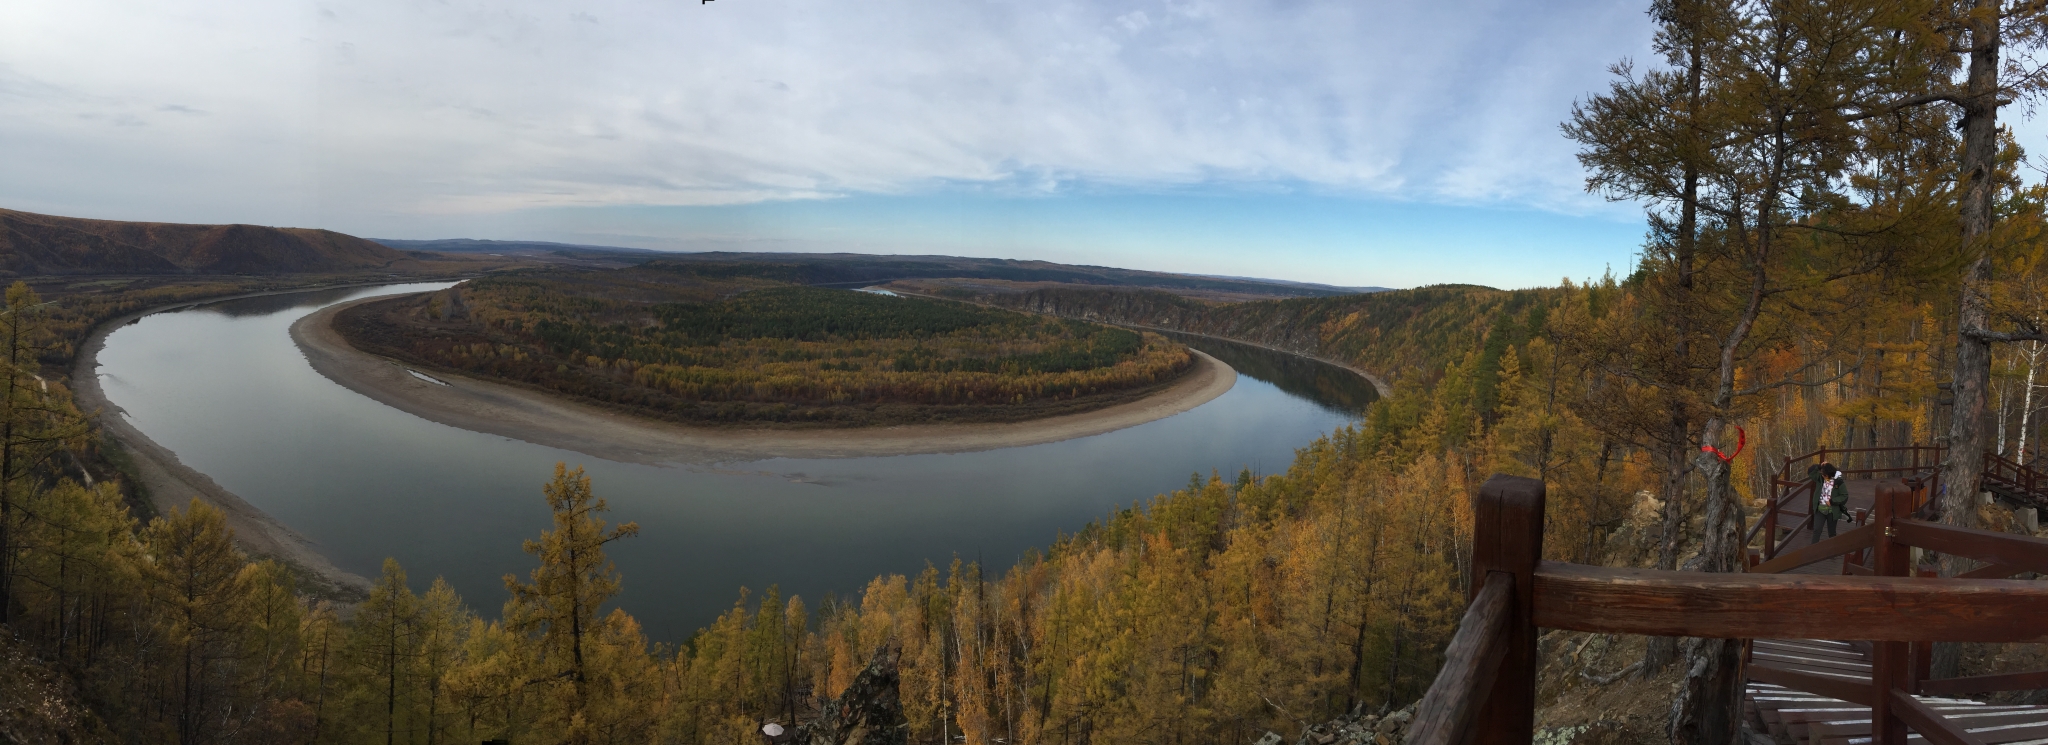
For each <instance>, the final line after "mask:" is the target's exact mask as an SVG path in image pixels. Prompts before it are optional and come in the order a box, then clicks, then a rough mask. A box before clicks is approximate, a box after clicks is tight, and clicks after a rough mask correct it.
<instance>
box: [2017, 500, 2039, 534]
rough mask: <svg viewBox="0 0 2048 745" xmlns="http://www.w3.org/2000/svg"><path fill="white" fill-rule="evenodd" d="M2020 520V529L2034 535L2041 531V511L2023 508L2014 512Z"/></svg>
mask: <svg viewBox="0 0 2048 745" xmlns="http://www.w3.org/2000/svg"><path fill="white" fill-rule="evenodd" d="M2014 516H2016V517H2018V518H2019V520H2020V529H2021V530H2024V531H2026V532H2027V534H2028V535H2033V534H2035V533H2038V532H2040V531H2041V511H2040V510H2038V509H2035V508H2033V507H2021V508H2019V509H2018V510H2016V511H2015V512H2014Z"/></svg>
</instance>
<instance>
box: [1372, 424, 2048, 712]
mask: <svg viewBox="0 0 2048 745" xmlns="http://www.w3.org/2000/svg"><path fill="white" fill-rule="evenodd" d="M1911 455H1919V454H1918V453H1912V454H1911ZM1932 460H1933V459H1931V458H1930V459H1926V460H1922V459H1920V458H1917V457H1914V458H1909V459H1907V462H1905V463H1903V464H1901V463H1892V464H1889V465H1885V464H1877V465H1873V466H1872V467H1871V469H1872V470H1890V471H1893V472H1894V474H1893V475H1892V476H1891V477H1890V478H1886V477H1883V476H1880V477H1878V478H1870V479H1867V480H1868V481H1870V482H1872V483H1870V484H1869V485H1868V488H1869V491H1871V492H1874V493H1872V494H1870V495H1869V496H1868V497H1865V496H1864V495H1863V494H1862V493H1860V492H1862V491H1863V489H1855V490H1853V492H1852V493H1854V496H1855V497H1857V499H1856V501H1855V503H1852V505H1853V506H1857V507H1861V506H1862V504H1860V503H1861V502H1862V501H1863V500H1864V499H1868V500H1869V501H1868V505H1869V506H1868V508H1867V509H1864V510H1863V512H1864V515H1863V517H1866V518H1867V519H1859V520H1857V521H1855V522H1854V523H1852V524H1849V525H1843V526H1842V528H1843V529H1842V531H1841V534H1840V535H1839V536H1838V537H1834V538H1828V539H1825V540H1821V541H1820V542H1818V543H1814V542H1812V541H1811V538H1810V533H1808V532H1807V531H1805V530H1802V528H1805V527H1806V526H1805V525H1802V524H1801V523H1793V524H1791V525H1779V524H1778V523H1777V522H1776V519H1775V518H1776V515H1777V512H1778V508H1780V507H1782V506H1785V505H1784V504H1781V503H1790V502H1793V501H1794V500H1797V503H1798V504H1799V505H1803V503H1804V502H1805V500H1806V495H1805V494H1804V493H1801V492H1798V491H1792V490H1788V492H1789V493H1782V492H1781V494H1782V497H1781V498H1780V499H1774V500H1772V502H1773V503H1772V505H1771V509H1770V510H1768V511H1767V514H1766V515H1765V516H1764V519H1762V520H1759V526H1758V527H1759V528H1761V530H1753V531H1751V532H1750V536H1751V537H1752V538H1759V537H1760V538H1761V539H1762V541H1761V543H1762V545H1761V546H1760V547H1759V550H1758V552H1757V555H1756V556H1755V558H1753V559H1752V560H1751V561H1752V566H1751V567H1750V568H1749V571H1748V572H1746V573H1744V572H1736V573H1718V574H1704V573H1694V572H1674V571H1662V570H1652V569H1629V568H1617V567H1598V566H1587V565H1581V564H1571V563H1565V562H1555V561H1545V560H1543V558H1542V555H1543V518H1544V503H1545V489H1544V485H1543V484H1542V482H1539V481H1536V480H1534V479H1524V478H1518V477H1511V476H1498V475H1497V476H1495V477H1493V478H1492V479H1490V480H1488V481H1487V482H1486V484H1485V485H1484V486H1483V487H1481V489H1480V492H1479V498H1478V500H1476V502H1475V503H1474V505H1473V508H1474V509H1473V544H1472V564H1471V566H1472V586H1471V591H1470V596H1469V597H1470V602H1469V604H1468V605H1467V607H1466V610H1465V615H1464V617H1463V618H1462V619H1461V620H1460V622H1459V624H1458V631H1457V634H1456V635H1455V636H1454V637H1453V638H1452V640H1451V643H1450V646H1449V647H1448V648H1447V649H1446V650H1445V654H1444V665H1443V669H1442V670H1441V671H1440V672H1439V673H1438V675H1437V678H1436V682H1435V683H1434V684H1432V685H1431V686H1430V689H1429V692H1428V694H1426V695H1425V696H1424V697H1423V700H1422V701H1421V703H1420V704H1419V705H1418V707H1417V709H1416V714H1415V720H1414V722H1415V724H1414V728H1413V729H1411V730H1410V731H1409V735H1408V739H1407V742H1408V743H1409V745H1466V744H1467V743H1476V744H1483V745H1511V744H1515V745H1519V744H1520V743H1530V742H1532V741H1533V739H1534V737H1535V710H1536V697H1535V687H1536V685H1535V684H1536V667H1537V662H1538V660H1537V655H1536V632H1537V629H1539V628H1554V629H1566V630H1572V631H1584V632H1592V633H1606V634H1641V635H1650V636H1690V637H1702V638H1719V639H1737V640H1745V641H1744V642H1743V644H1744V647H1743V650H1744V657H1743V659H1744V666H1743V668H1741V669H1740V670H1739V671H1737V672H1736V674H1737V675H1740V676H1742V677H1743V679H1744V680H1745V686H1746V688H1745V690H1746V696H1745V698H1746V703H1747V706H1745V707H1744V709H1743V712H1742V713H1743V715H1744V716H1745V717H1746V718H1747V719H1748V723H1749V724H1750V727H1749V729H1750V730H1751V731H1752V732H1753V733H1769V734H1768V738H1769V739H1770V740H1771V741H1772V743H1773V745H1794V744H1795V743H1815V744H1816V745H1820V744H1823V743H1824V744H1826V745H1837V744H1844V745H1862V744H1864V743H1871V744H1872V745H1901V744H1903V743H1908V742H1913V741H1921V742H1931V743H1937V744H1938V745H2048V706H1997V705H1990V704H1986V703H1982V702H1977V701H1971V700H1969V699H1965V698H1961V697H1962V696H1970V695H1977V694H1985V693H1993V692H1998V691H2020V690H2044V689H2048V670H2040V671H2033V672H2024V673H2009V674H2000V675H1982V676H1974V677H1965V678H1948V679H1932V678H1931V676H1929V674H1928V672H1929V669H1928V667H1929V666H1928V659H1929V657H1930V654H1929V653H1930V651H1931V649H1932V645H1933V644H1934V643H1936V642H1943V641H1978V642H2031V643H2043V642H2048V626H2044V625H2043V623H2042V619H2044V618H2048V582H2033V581H2028V582H2015V581H2009V580H2007V579H2006V578H2009V577H2012V576H2014V575H2022V574H2028V573H2034V574H2048V539H2040V538H2034V537H2032V536H2021V535H2012V534H2008V533H1999V532H1994V531H1985V530H1976V529H1971V528H1961V527H1956V526H1950V525H1943V524H1940V523H1937V522H1931V521H1929V520H1927V519H1926V518H1927V517H1928V515H1926V514H1924V513H1925V512H1926V506H1927V505H1928V502H1929V495H1930V494H1932V493H1934V489H1933V480H1932V479H1928V478H1898V477H1897V476H1896V473H1897V472H1900V471H1905V472H1908V473H1911V472H1913V471H1924V469H1925V467H1926V466H1925V464H1927V463H1929V462H1931V461H1932ZM1785 465H1786V466H1787V467H1788V468H1787V470H1788V471H1789V470H1790V467H1791V466H1793V465H1795V463H1793V462H1790V461H1789V459H1788V462H1787V463H1786V464H1785ZM1845 470H1846V469H1845ZM1873 475H1874V474H1873ZM2021 476H2025V474H2021ZM2030 480H2031V479H2023V480H2022V484H2023V486H2024V487H2025V488H2028V489H2034V488H2041V486H2043V485H2041V484H2038V482H2037V483H2026V481H2030ZM1794 486H1796V485H1794ZM1801 522H1802V523H1803V522H1805V521H1801ZM1784 528H1790V532H1789V534H1783V533H1782V532H1781V531H1782V530H1783V529H1784ZM1915 549H1918V550H1921V551H1933V552H1939V553H1942V554H1947V555H1952V556H1957V557H1962V558H1968V559H1972V560H1975V561H1977V562H1981V565H1980V566H1978V567H1977V568H1976V569H1973V570H1970V571H1968V572H1965V573H1964V574H1962V575H1960V576H1958V577H1955V578H1950V579H1942V578H1934V577H1930V576H1927V575H1926V574H1924V573H1923V570H1922V569H1920V568H1918V567H1911V566H1909V563H1910V562H1911V561H1912V557H1913V555H1914V553H1913V552H1914V550H1915ZM1844 574H1846V575H1853V576H1842V575H1844ZM1828 636H1837V637H1842V638H1846V639H1855V640H1869V641H1833V640H1829V639H1825V638H1821V637H1828ZM1730 713H1731V714H1732V713H1734V712H1730ZM1762 739H1764V736H1762V735H1760V734H1759V735H1755V736H1754V738H1753V741H1754V742H1755V743H1756V745H1764V744H1763V743H1762V742H1761V740H1762Z"/></svg>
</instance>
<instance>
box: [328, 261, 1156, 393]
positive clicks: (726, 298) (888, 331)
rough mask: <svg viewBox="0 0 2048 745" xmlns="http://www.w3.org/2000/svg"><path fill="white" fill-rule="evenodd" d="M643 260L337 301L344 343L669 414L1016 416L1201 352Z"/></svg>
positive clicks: (745, 269) (1101, 328)
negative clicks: (345, 303) (359, 301)
mask: <svg viewBox="0 0 2048 745" xmlns="http://www.w3.org/2000/svg"><path fill="white" fill-rule="evenodd" d="M779 269H780V267H778V266H776V265H772V264H769V265H747V264H732V265H717V264H709V265H707V264H678V263H670V262H650V263H648V264H643V265H641V266H637V267H633V268H630V269H620V270H612V271H560V270H556V271H545V272H533V273H518V274H512V275H508V276H495V277H488V278H484V279H479V280H475V281H472V282H468V283H465V284H463V285H460V286H458V287H454V288H450V289H448V290H444V291H441V292H437V293H429V294H424V295H416V296H408V297H402V298H395V299H391V300H384V301H378V302H371V303H366V304H363V305H360V306H357V307H354V308H350V309H348V310H345V311H343V312H341V313H340V314H338V315H337V317H336V319H335V329H336V330H337V331H339V332H341V334H342V335H343V336H344V337H345V338H347V339H348V340H349V343H350V344H352V345H354V346H355V347H356V348H358V349H361V350H363V351H367V352H373V353H377V354H382V355H385V356H389V357H393V358H397V359H401V360H404V361H406V362H408V363H412V364H414V365H417V366H420V367H424V368H429V369H432V370H444V371H454V372H458V373H464V374H469V375H474V376H479V377H486V378H492V379H498V380H505V381H512V382H515V383H519V384H524V385H527V386H532V387H537V388H541V389H544V390H547V391H551V392H555V393H560V394H566V395H569V396H574V397H577V398H580V399H583V400H586V401H592V402H597V403H600V404H604V405H608V406H612V407H617V408H622V409H625V410H628V411H631V412H633V413H636V414H642V415H646V416H651V417H655V418H659V419H666V420H670V421H678V422H687V423H700V424H735V423H775V424H779V425H785V426H861V425H873V424H904V423H920V422H984V421H1017V420H1023V419H1031V418H1037V417H1044V416H1050V415H1056V414H1065V413H1073V412H1079V411H1084V410H1088V409H1094V408H1100V407H1102V406H1107V405H1110V404H1114V403H1119V402H1123V401H1128V400H1134V399H1136V398H1139V397H1142V396H1144V395H1146V394H1147V393H1150V392H1152V391H1153V390H1155V389H1157V388H1158V387H1160V386H1163V385H1167V384H1170V383H1171V382H1173V381H1174V380H1175V379H1177V378H1178V377H1180V376H1181V375H1182V374H1183V373H1186V372H1188V371H1189V370H1190V369H1192V368H1193V366H1194V364H1195V361H1196V360H1195V357H1194V356H1193V355H1192V354H1191V353H1190V352H1189V351H1188V350H1187V349H1186V348H1185V347H1182V346H1181V345H1179V344H1176V343H1173V342H1171V341H1169V340H1167V339H1165V338H1164V337H1161V336H1159V335H1157V334H1152V333H1145V332H1139V331H1132V330H1128V329H1123V328H1117V327H1112V326H1105V325H1101V324H1096V323H1088V322H1083V321H1075V320H1063V319H1056V318H1049V317H1045V316H1038V315H1030V314H1025V313H1019V312H1015V311H1009V310H1000V309H995V308H987V307H980V306H976V305H970V304H965V303H958V302H950V301H942V300H932V299H925V298H915V297H901V296H891V295H884V294H879V293H867V292H854V291H849V290H844V289H826V288H818V287H806V286H800V285H792V284H787V283H784V282H782V281H780V280H779V276H778V275H779V272H778V270H779Z"/></svg>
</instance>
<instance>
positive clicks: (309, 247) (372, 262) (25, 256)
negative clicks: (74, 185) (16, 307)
mask: <svg viewBox="0 0 2048 745" xmlns="http://www.w3.org/2000/svg"><path fill="white" fill-rule="evenodd" d="M410 258H412V257H410V256H408V255H407V254H406V253H405V252H402V251H399V250H397V249H393V248H390V247H388V246H384V245H381V244H378V243H374V242H371V241H367V240H363V239H361V238H356V237H354V236H349V235H343V234H341V233H336V232H334V231H331V230H314V229H307V228H271V227H264V226H260V225H188V224H181V223H159V222H122V221H116V220H89V219H84V218H76V217H57V216H53V215H39V214H35V213H32V212H18V211H15V210H7V209H0V276H15V277H19V276H31V275H94V274H122V275H137V274H298V273H318V272H346V271H363V270H375V269H382V268H388V267H392V266H393V265H394V264H397V263H399V262H403V261H407V260H408V259H410Z"/></svg>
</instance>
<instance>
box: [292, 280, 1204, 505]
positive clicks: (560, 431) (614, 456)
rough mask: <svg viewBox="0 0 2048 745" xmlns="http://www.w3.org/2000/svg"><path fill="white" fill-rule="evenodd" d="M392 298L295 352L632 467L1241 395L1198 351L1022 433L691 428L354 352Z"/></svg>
mask: <svg viewBox="0 0 2048 745" xmlns="http://www.w3.org/2000/svg"><path fill="white" fill-rule="evenodd" d="M390 297H391V296H384V297H378V298H365V299H363V300H356V301H352V302H348V303H340V304H336V305H331V306H328V307H326V308H322V309H320V310H319V311H317V312H314V313H312V314H310V315H307V316H306V317H304V318H301V319H299V320H298V321H297V322H295V323H293V324H292V326H291V336H292V340H293V341H294V342H295V343H297V344H298V346H299V350H300V351H301V352H303V353H304V354H305V356H306V361H307V362H309V363H311V364H312V366H313V369H314V370H315V371H317V372H319V373H320V374H321V375H323V376H326V377H327V379H329V380H332V381H334V382H335V383H338V384H340V385H341V386H342V387H344V388H347V389H349V390H351V391H355V392H356V393H359V394H362V395H364V396H367V397H369V398H371V399H373V400H375V401H377V402H379V403H382V404H384V405H386V406H390V407H392V408H394V409H398V410H400V411H404V412H406V413H409V414H412V415H414V416H417V417H420V418H422V419H426V420H428V421H433V422H438V423H441V424H445V425H448V426H451V427H456V428H459V429H466V430H470V431H474V432H483V433H487V434H493V435H498V436H500V437H509V438H512V439H515V440H521V441H524V442H530V443H533V444H536V445H543V446H547V447H553V448H559V449H562V450H569V451H574V452H577V453H582V454H584V455H588V456H591V457H594V458H603V459H605V460H610V461H618V462H625V463H645V464H653V465H660V464H713V463H726V462H736V461H751V460H764V459H768V458H863V457H876V456H889V455H912V454H923V453H961V452H974V451H981V450H995V449H998V448H1011V447H1023V446H1026V445H1038V444H1043V443H1049V442H1058V441H1061V440H1070V439H1074V438H1077V437H1088V436H1091V435H1099V434H1103V433H1105V432H1113V431H1116V430H1119V429H1124V428H1126V427H1133V426H1137V425H1140V424H1144V423H1146V422H1151V421H1156V420H1159V419H1164V418H1166V417H1170V416H1173V415H1175V414H1179V413H1182V412H1185V411H1188V410H1190V409H1193V408H1195V407H1197V406H1200V405H1202V404H1205V403H1208V402H1209V401H1212V400H1215V399H1216V397H1218V396H1221V395H1223V394H1224V393H1226V392H1228V391H1229V390H1230V389H1231V387H1232V386H1234V385H1236V383H1237V371H1236V370H1233V369H1231V367H1230V366H1229V365H1227V364H1224V363H1223V361H1221V360H1218V359H1216V358H1214V357H1211V356H1209V355H1207V354H1203V353H1202V352H1200V351H1196V350H1194V349H1189V350H1188V351H1189V352H1192V353H1193V354H1194V355H1195V359H1196V365H1197V367H1196V369H1194V370H1191V371H1189V372H1187V373H1186V374H1184V375H1183V376H1182V377H1181V378H1180V379H1179V380H1176V381H1174V382H1172V383H1171V384H1168V385H1167V386H1166V387H1165V388H1163V389H1161V390H1160V391H1158V392H1157V393H1153V394H1151V395H1149V396H1146V397H1145V398H1142V399H1139V400H1136V401H1131V402H1127V403H1122V404H1117V405H1114V406H1108V407H1104V408H1101V409H1096V410H1094V411H1088V412H1082V413H1079V414H1067V415H1063V416H1056V417H1047V418H1045V419H1036V420H1031V421H1024V422H1004V423H986V424H916V425H900V426H888V427H861V428H848V429H812V430H786V429H769V428H740V427H731V428H728V427H693V426H688V425H682V424H672V423H668V422H661V421H656V420H652V419H647V418H643V417H637V416H633V415H631V414H625V413H621V412H616V411H611V410H608V409H604V408H601V407H598V406H592V405H587V404H583V403H580V402H577V401H573V400H570V399H567V398H564V397H560V396H555V395H552V394H549V393H545V392H541V391H537V390H532V389H528V388H524V387H520V386H516V385H509V384H505V383H499V382H493V381H489V380H482V379H478V378H472V377H467V376H463V375H455V374H450V373H448V372H446V371H442V370H434V371H432V372H429V373H427V375H428V376H430V379H422V376H420V375H418V374H416V371H414V370H413V369H411V368H409V367H407V366H405V365H403V364H401V363H399V362H397V361H395V360H391V359H388V358H385V357H381V356H378V355H373V354H369V353H366V352H362V351H360V350H357V349H356V348H355V347H353V346H351V345H349V343H348V342H347V341H346V340H344V339H343V338H342V336H341V334H340V333H338V332H336V331H335V330H334V327H333V319H334V315H335V314H336V313H338V312H340V311H341V310H342V309H344V308H347V307H350V306H353V305H355V304H357V303H361V302H366V301H368V300H371V299H375V300H388V299H390Z"/></svg>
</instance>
